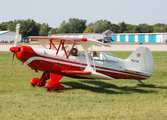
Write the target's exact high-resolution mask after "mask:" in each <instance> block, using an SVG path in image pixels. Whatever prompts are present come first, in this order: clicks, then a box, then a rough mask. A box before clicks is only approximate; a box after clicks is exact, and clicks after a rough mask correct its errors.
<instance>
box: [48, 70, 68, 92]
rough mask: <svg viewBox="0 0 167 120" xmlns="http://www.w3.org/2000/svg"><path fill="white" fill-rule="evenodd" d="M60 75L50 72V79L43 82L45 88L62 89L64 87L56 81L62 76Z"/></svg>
mask: <svg viewBox="0 0 167 120" xmlns="http://www.w3.org/2000/svg"><path fill="white" fill-rule="evenodd" d="M62 77H63V76H62V75H58V74H55V73H50V81H48V82H47V83H46V84H45V87H46V88H47V89H46V90H48V89H50V90H53V91H55V90H64V89H65V87H64V86H63V85H61V84H59V83H58V81H59V80H60V79H61V78H62Z"/></svg>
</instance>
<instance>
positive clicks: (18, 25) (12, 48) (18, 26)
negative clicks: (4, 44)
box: [9, 23, 20, 66]
mask: <svg viewBox="0 0 167 120" xmlns="http://www.w3.org/2000/svg"><path fill="white" fill-rule="evenodd" d="M19 29H20V23H18V24H17V25H16V35H15V39H14V46H13V47H11V48H10V49H9V50H10V51H11V52H13V55H12V62H11V66H12V65H13V61H14V56H15V54H16V53H17V42H18V38H19Z"/></svg>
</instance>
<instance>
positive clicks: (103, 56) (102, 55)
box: [99, 51, 116, 61]
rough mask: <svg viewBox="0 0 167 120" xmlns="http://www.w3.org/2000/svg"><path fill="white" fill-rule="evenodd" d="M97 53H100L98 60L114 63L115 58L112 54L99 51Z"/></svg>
mask: <svg viewBox="0 0 167 120" xmlns="http://www.w3.org/2000/svg"><path fill="white" fill-rule="evenodd" d="M99 53H100V55H99V58H100V60H110V61H116V58H115V56H114V54H113V53H110V52H108V51H100V52H99Z"/></svg>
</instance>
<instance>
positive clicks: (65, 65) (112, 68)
mask: <svg viewBox="0 0 167 120" xmlns="http://www.w3.org/2000/svg"><path fill="white" fill-rule="evenodd" d="M15 49H17V51H16V50H15V54H16V57H17V59H19V60H20V61H21V62H23V63H25V64H27V65H28V66H29V67H31V68H32V69H37V70H41V71H51V72H54V73H56V74H60V75H63V76H67V77H72V78H84V77H83V76H78V75H69V74H65V73H62V72H61V71H62V70H75V71H83V70H84V69H85V68H86V66H87V63H86V57H85V55H83V54H81V55H78V56H69V57H68V59H67V58H66V56H65V53H64V51H59V53H58V54H57V55H56V51H55V50H51V49H43V48H36V47H30V46H24V45H19V46H17V48H15ZM89 61H90V65H91V67H92V68H93V69H94V70H95V71H96V72H98V73H101V74H104V75H107V76H109V77H112V78H114V79H138V80H139V79H140V80H144V79H147V78H149V77H150V75H145V74H141V73H137V72H133V71H131V72H129V71H126V70H125V66H126V61H125V60H123V59H119V58H115V61H114V62H113V61H104V60H94V59H92V58H91V57H90V58H89ZM84 79H85V78H84ZM96 79H98V78H96Z"/></svg>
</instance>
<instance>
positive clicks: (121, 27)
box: [118, 22, 127, 33]
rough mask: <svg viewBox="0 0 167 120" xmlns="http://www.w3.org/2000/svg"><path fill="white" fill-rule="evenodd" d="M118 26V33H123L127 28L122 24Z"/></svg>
mask: <svg viewBox="0 0 167 120" xmlns="http://www.w3.org/2000/svg"><path fill="white" fill-rule="evenodd" d="M118 25H119V30H118V32H119V33H124V31H127V27H126V24H125V23H124V22H122V23H119V24H118Z"/></svg>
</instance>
